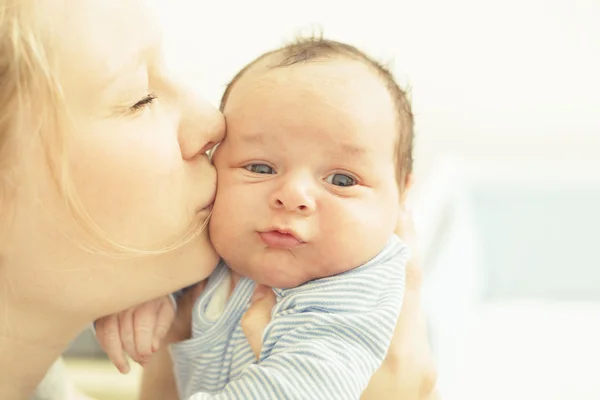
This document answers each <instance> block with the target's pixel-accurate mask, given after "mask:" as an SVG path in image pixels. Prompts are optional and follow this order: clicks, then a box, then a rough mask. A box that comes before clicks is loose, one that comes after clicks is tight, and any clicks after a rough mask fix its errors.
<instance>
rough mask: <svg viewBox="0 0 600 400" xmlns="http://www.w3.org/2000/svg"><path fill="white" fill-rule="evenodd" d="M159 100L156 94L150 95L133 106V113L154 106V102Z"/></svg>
mask: <svg viewBox="0 0 600 400" xmlns="http://www.w3.org/2000/svg"><path fill="white" fill-rule="evenodd" d="M156 98H157V96H156V95H155V94H154V93H150V94H148V95H147V96H146V97H144V98H143V99H141V100H140V101H138V102H137V103H135V104H134V105H132V106H131V111H138V110H141V109H142V108H144V107H148V106H150V105H151V104H152V102H153V101H154V100H155V99H156Z"/></svg>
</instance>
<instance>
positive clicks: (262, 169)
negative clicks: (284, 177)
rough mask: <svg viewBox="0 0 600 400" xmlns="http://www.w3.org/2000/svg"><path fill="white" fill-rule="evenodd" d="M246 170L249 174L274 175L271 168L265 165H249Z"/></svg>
mask: <svg viewBox="0 0 600 400" xmlns="http://www.w3.org/2000/svg"><path fill="white" fill-rule="evenodd" d="M244 168H246V169H247V170H248V171H250V172H254V173H255V174H274V173H275V171H274V170H273V168H271V167H269V166H268V165H266V164H249V165H246V166H245V167H244Z"/></svg>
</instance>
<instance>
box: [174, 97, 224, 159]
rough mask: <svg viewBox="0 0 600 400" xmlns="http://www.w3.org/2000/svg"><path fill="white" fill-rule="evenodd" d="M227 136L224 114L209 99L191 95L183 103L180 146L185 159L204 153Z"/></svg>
mask: <svg viewBox="0 0 600 400" xmlns="http://www.w3.org/2000/svg"><path fill="white" fill-rule="evenodd" d="M224 137H225V118H224V117H223V114H221V112H220V111H219V110H217V109H216V108H215V107H213V106H212V105H211V104H210V103H208V102H207V101H205V100H203V99H201V98H198V97H196V96H193V95H189V96H188V98H187V99H186V101H185V104H182V114H181V119H180V125H179V138H178V140H179V147H180V149H181V156H182V158H183V159H184V160H192V159H193V158H194V157H196V156H197V155H198V154H204V153H206V152H207V151H208V150H210V149H211V148H213V147H214V146H215V145H217V144H218V143H219V142H221V141H222V140H223V138H224Z"/></svg>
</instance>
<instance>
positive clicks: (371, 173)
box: [98, 38, 413, 400]
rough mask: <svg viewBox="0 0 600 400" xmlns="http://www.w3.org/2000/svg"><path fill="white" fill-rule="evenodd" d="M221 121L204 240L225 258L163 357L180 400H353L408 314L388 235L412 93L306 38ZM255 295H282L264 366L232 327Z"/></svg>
mask: <svg viewBox="0 0 600 400" xmlns="http://www.w3.org/2000/svg"><path fill="white" fill-rule="evenodd" d="M221 110H222V111H223V113H224V115H225V118H226V121H227V137H226V139H225V140H224V141H223V142H222V143H221V144H220V145H219V146H218V148H217V149H216V151H215V152H214V154H213V162H214V165H215V167H216V169H217V172H218V190H217V196H216V200H215V202H214V205H213V210H212V217H211V221H210V226H209V229H210V236H211V240H212V242H213V243H214V246H215V248H216V250H217V251H218V252H219V254H220V255H221V257H222V261H221V262H220V263H219V265H218V266H217V267H216V269H215V270H214V272H213V273H212V275H211V276H210V277H209V280H208V284H207V286H206V289H205V290H204V291H203V293H202V294H201V295H200V297H199V298H198V299H197V301H196V304H195V306H194V314H193V319H192V321H193V327H192V337H191V338H190V339H189V340H186V341H183V342H180V343H177V344H174V345H172V347H171V355H172V357H173V362H174V366H175V370H176V377H177V385H178V390H179V393H180V397H181V398H184V399H249V398H256V399H311V400H314V399H343V400H349V399H359V398H360V395H361V393H362V391H363V390H364V389H365V388H366V386H367V383H368V382H369V380H370V378H371V376H372V375H373V373H374V372H375V371H376V370H377V368H379V366H380V365H381V363H382V362H383V359H384V358H385V355H386V352H387V349H388V347H389V345H390V341H391V338H392V334H393V331H394V327H395V325H396V320H397V318H398V315H399V313H400V308H401V305H402V298H403V291H404V266H405V263H406V261H407V258H408V249H407V247H406V246H405V245H404V244H403V243H402V242H401V241H400V240H399V238H398V237H397V236H395V235H394V233H393V232H394V228H395V226H396V221H397V219H398V212H399V207H400V202H401V196H402V194H403V192H404V189H405V182H406V181H407V176H408V175H409V174H410V172H411V169H412V157H411V153H412V138H413V121H412V114H411V110H410V104H409V102H408V100H407V98H406V95H405V93H404V92H403V91H402V90H401V89H400V88H399V86H398V85H397V84H396V83H395V81H394V79H393V77H392V76H391V74H390V73H389V72H388V71H387V70H386V69H384V68H383V67H382V66H380V65H379V64H378V63H376V62H375V61H373V60H372V59H370V58H369V57H367V56H366V55H365V54H363V53H362V52H360V51H359V50H357V49H355V48H354V47H352V46H349V45H346V44H342V43H338V42H334V41H329V40H325V39H320V38H311V39H305V40H301V41H299V42H296V43H294V44H291V45H288V46H285V47H283V48H281V49H278V50H275V51H271V52H269V53H266V54H264V55H262V56H260V57H259V58H258V59H256V60H255V61H253V62H252V63H250V64H249V65H248V66H246V67H245V68H244V69H242V70H241V71H240V72H239V73H238V74H237V76H236V77H235V78H234V79H233V81H232V82H231V83H230V84H229V86H228V87H227V89H226V91H225V94H224V95H223V99H222V102H221ZM232 271H233V272H232ZM233 273H235V274H236V276H237V274H239V275H240V276H241V278H240V279H239V280H238V281H237V283H235V284H232V274H233ZM255 282H257V283H260V284H264V285H267V286H270V287H272V288H273V291H274V292H275V294H276V298H277V304H276V306H275V307H274V309H273V311H272V319H271V322H270V324H269V325H268V326H267V327H266V329H265V332H264V335H263V346H262V351H261V353H260V356H259V358H258V360H257V359H256V357H255V356H254V354H253V352H252V350H251V348H250V345H249V344H248V342H247V340H246V338H245V336H244V333H243V331H242V329H241V326H240V320H241V317H242V315H243V314H244V312H245V311H246V310H247V308H248V305H249V303H250V299H251V297H252V293H253V291H254V287H255ZM232 286H233V289H232ZM167 303H168V302H167ZM165 304H166V303H165ZM169 307H170V304H169ZM151 309H152V308H148V307H145V308H144V305H142V306H139V307H138V308H135V309H133V310H132V311H130V314H131V313H133V315H134V316H135V315H136V313H138V312H139V313H143V312H146V313H151V311H148V310H151ZM151 317H152V315H151V316H150V318H151ZM110 318H113V319H114V318H117V317H116V316H111V317H108V318H103V319H102V320H100V321H99V322H98V323H105V321H107V320H108V319H110ZM158 318H159V317H158V315H156V319H158ZM140 319H141V318H140ZM133 320H134V321H135V320H136V318H134V319H133ZM99 332H100V330H99ZM99 334H100V333H99ZM108 334H113V335H114V334H115V332H112V333H110V332H109V330H108V329H103V330H102V335H108ZM117 334H118V332H117ZM149 335H151V331H150V333H149ZM136 340H138V338H137V337H136ZM154 347H155V348H154V350H156V346H154Z"/></svg>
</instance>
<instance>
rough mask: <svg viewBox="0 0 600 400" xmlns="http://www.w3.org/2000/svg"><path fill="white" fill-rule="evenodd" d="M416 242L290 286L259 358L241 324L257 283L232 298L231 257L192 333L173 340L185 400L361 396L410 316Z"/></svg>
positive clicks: (282, 292)
mask: <svg viewBox="0 0 600 400" xmlns="http://www.w3.org/2000/svg"><path fill="white" fill-rule="evenodd" d="M408 255H409V252H408V248H407V247H406V246H405V245H404V244H403V243H402V242H401V241H400V239H399V238H398V237H397V236H393V237H392V238H390V240H389V241H388V243H387V244H386V246H385V248H384V249H383V250H382V251H381V252H380V253H379V254H378V255H377V256H375V257H374V258H373V259H372V260H370V261H369V262H367V263H366V264H364V265H362V266H359V267H357V268H354V269H352V270H350V271H347V272H344V273H342V274H339V275H335V276H331V277H327V278H322V279H317V280H314V281H310V282H307V283H305V284H303V285H300V286H298V287H294V288H288V289H273V290H274V292H275V294H276V299H277V304H276V305H275V307H274V308H273V311H272V314H271V315H272V319H271V322H270V323H269V325H267V327H266V329H265V331H264V334H263V347H262V351H261V354H260V357H259V360H258V361H257V360H256V358H255V356H254V354H253V353H252V350H251V349H250V345H249V344H248V342H247V340H246V337H245V336H244V333H243V331H242V328H241V325H240V321H241V318H242V315H243V314H244V312H245V311H246V310H247V309H248V307H249V303H250V299H251V297H252V293H253V291H254V286H255V284H254V282H253V281H252V280H250V279H248V278H241V279H240V281H239V282H238V284H237V285H236V287H235V288H234V289H233V292H232V293H231V297H229V288H230V274H229V270H228V268H227V266H226V265H225V264H224V263H223V262H221V263H220V264H219V266H218V267H217V268H216V269H215V271H214V272H213V274H212V275H211V277H210V278H209V282H208V284H207V287H206V289H205V290H204V292H203V293H202V295H201V296H200V297H199V298H198V299H197V300H196V304H195V305H194V311H193V316H192V324H193V329H192V337H191V338H190V339H189V340H186V341H183V342H180V343H175V344H173V345H171V355H172V358H173V363H174V368H175V376H176V381H177V387H178V391H179V395H180V397H181V398H183V399H189V400H201V399H260V400H268V399H277V400H284V399H294V400H296V399H298V400H299V399H310V400H315V399H328V400H330V399H340V400H352V399H359V398H360V395H361V393H362V392H363V390H364V389H365V388H366V386H367V383H368V382H369V380H370V378H371V376H372V375H373V373H374V372H375V371H376V369H377V368H379V366H380V365H381V363H382V362H383V359H384V358H385V355H386V352H387V349H388V347H389V345H390V342H391V339H392V334H393V331H394V327H395V325H396V321H397V318H398V314H399V313H400V307H401V305H402V298H403V293H404V272H405V264H406V261H407V259H408Z"/></svg>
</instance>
